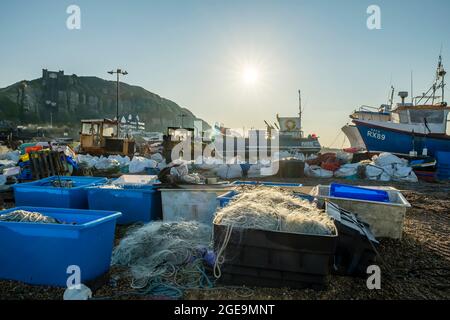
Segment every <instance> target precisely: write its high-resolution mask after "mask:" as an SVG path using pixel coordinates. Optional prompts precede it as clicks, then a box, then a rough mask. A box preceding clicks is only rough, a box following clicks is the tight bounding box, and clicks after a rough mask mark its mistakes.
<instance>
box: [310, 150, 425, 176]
mask: <svg viewBox="0 0 450 320" xmlns="http://www.w3.org/2000/svg"><path fill="white" fill-rule="evenodd" d="M359 167H364V169H363V170H364V171H363V172H365V176H366V178H367V179H369V180H377V181H403V182H417V181H418V179H417V176H416V174H415V173H414V171H413V170H412V168H411V167H410V166H409V164H408V160H405V159H401V158H399V157H397V156H395V155H393V154H391V153H388V152H384V153H381V154H380V155H379V156H373V157H372V161H367V160H366V161H361V162H359V163H346V164H343V165H342V166H341V167H340V168H339V169H338V170H336V171H335V172H333V171H329V170H325V169H323V168H320V167H319V166H308V165H305V175H306V176H308V177H314V178H332V177H336V178H349V177H353V176H356V175H357V174H358V170H359Z"/></svg>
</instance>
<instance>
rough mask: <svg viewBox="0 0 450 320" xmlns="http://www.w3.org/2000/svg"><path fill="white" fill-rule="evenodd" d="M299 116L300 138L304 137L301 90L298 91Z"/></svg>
mask: <svg viewBox="0 0 450 320" xmlns="http://www.w3.org/2000/svg"><path fill="white" fill-rule="evenodd" d="M298 116H299V122H300V128H299V129H300V136H303V134H302V132H303V131H302V122H303V121H302V93H301V91H300V90H298Z"/></svg>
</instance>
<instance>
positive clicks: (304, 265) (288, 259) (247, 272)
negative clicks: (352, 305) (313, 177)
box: [214, 190, 338, 289]
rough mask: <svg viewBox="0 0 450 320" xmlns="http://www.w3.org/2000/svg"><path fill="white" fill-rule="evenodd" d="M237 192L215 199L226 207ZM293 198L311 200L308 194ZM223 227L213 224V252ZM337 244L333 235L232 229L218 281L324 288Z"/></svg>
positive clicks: (238, 283)
mask: <svg viewBox="0 0 450 320" xmlns="http://www.w3.org/2000/svg"><path fill="white" fill-rule="evenodd" d="M237 194H238V192H237V191H234V190H233V191H230V192H228V193H226V194H224V195H222V196H220V197H218V200H219V203H220V206H221V207H223V206H226V205H227V204H228V202H229V201H231V199H233V197H235V196H236V195H237ZM294 195H295V196H297V197H300V198H302V199H306V200H310V201H311V200H312V199H313V198H312V197H311V196H309V195H303V194H298V193H294ZM227 228H228V227H227V226H223V225H218V224H214V249H215V251H216V252H217V251H218V250H219V248H220V247H221V246H222V244H223V241H224V238H225V234H226V231H227ZM337 241H338V231H337V229H336V233H335V234H334V235H329V236H326V235H310V234H298V233H288V232H278V231H266V230H256V229H242V228H233V230H232V233H231V237H230V240H229V242H228V244H227V246H226V249H225V252H224V257H225V260H224V261H225V262H224V264H222V266H221V271H222V277H221V278H220V281H221V282H223V283H226V284H236V285H243V284H244V285H247V286H263V287H290V288H305V287H313V288H315V289H322V288H323V287H325V286H326V284H327V281H328V275H329V274H330V272H331V270H332V265H333V258H334V254H335V250H336V246H337Z"/></svg>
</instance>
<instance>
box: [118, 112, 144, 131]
mask: <svg viewBox="0 0 450 320" xmlns="http://www.w3.org/2000/svg"><path fill="white" fill-rule="evenodd" d="M120 128H121V131H122V132H125V133H128V134H136V133H140V132H144V131H145V122H141V121H140V119H139V115H135V116H133V115H131V114H129V115H128V116H122V117H121V118H120Z"/></svg>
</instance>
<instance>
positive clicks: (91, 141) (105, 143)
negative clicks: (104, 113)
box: [80, 119, 135, 156]
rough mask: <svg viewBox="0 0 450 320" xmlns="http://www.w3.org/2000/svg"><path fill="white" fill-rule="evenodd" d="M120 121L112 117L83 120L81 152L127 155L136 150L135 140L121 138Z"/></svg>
mask: <svg viewBox="0 0 450 320" xmlns="http://www.w3.org/2000/svg"><path fill="white" fill-rule="evenodd" d="M118 129H119V126H118V122H117V121H116V120H110V119H94V120H81V132H80V153H89V154H91V155H112V154H117V155H122V156H124V155H127V156H131V155H133V154H134V151H135V141H134V140H133V139H131V138H128V137H126V138H120V137H119V135H118Z"/></svg>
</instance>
